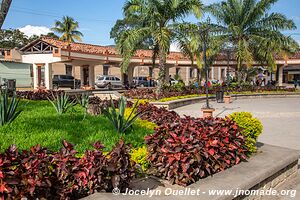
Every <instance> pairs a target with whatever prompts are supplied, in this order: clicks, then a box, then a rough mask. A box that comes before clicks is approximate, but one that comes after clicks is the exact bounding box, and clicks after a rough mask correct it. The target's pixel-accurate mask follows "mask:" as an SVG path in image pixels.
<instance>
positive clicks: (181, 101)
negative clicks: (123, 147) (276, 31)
mask: <svg viewBox="0 0 300 200" xmlns="http://www.w3.org/2000/svg"><path fill="white" fill-rule="evenodd" d="M231 97H232V98H233V99H235V100H236V99H245V98H272V97H273V98H274V97H276V98H286V97H289V98H290V97H293V98H300V92H296V93H279V94H259V93H255V94H233V95H231ZM205 99H206V98H205V97H193V98H186V99H178V100H174V101H168V102H150V103H151V104H153V105H155V106H157V107H165V108H166V109H168V110H172V109H175V108H179V107H182V106H186V105H190V104H195V103H199V102H203V101H205ZM209 99H210V100H215V99H216V97H215V96H210V97H209Z"/></svg>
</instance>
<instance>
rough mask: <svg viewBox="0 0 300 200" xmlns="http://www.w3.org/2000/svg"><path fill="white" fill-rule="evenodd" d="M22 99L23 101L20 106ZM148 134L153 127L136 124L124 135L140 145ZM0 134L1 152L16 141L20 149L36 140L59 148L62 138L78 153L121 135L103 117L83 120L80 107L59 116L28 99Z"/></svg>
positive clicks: (107, 143) (113, 141) (45, 103)
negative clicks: (18, 114)
mask: <svg viewBox="0 0 300 200" xmlns="http://www.w3.org/2000/svg"><path fill="white" fill-rule="evenodd" d="M25 102H26V101H22V102H21V103H22V105H23V104H25ZM139 124H140V123H139ZM151 133H153V130H151V129H147V128H145V127H141V126H140V125H137V124H135V125H134V126H133V129H132V130H130V131H129V132H128V133H127V134H126V135H125V141H126V142H130V143H131V144H132V145H133V146H134V147H139V146H142V145H143V144H144V136H145V135H148V134H151ZM0 135H1V139H0V151H1V152H3V151H4V150H5V149H7V147H9V146H10V145H11V144H16V145H17V147H18V148H19V149H29V148H30V147H32V146H34V145H36V144H38V143H39V144H41V146H43V147H48V148H49V149H51V150H59V149H60V148H61V147H62V145H61V140H62V139H66V140H68V141H69V142H71V143H73V144H75V148H76V150H78V151H79V152H84V150H86V149H88V148H91V146H90V144H92V143H93V142H95V141H97V140H100V141H101V142H102V143H103V144H104V145H105V146H106V150H109V149H111V148H112V146H113V145H114V144H116V143H117V142H118V141H119V139H120V138H121V135H120V134H118V133H117V132H116V131H115V130H114V127H113V126H112V125H111V124H110V122H109V121H108V120H107V119H106V118H105V117H103V116H98V117H94V116H87V117H86V119H85V120H83V109H82V108H81V107H80V106H76V107H75V108H74V109H73V110H70V111H69V112H68V113H66V114H64V115H60V116H59V115H58V114H57V113H56V112H55V110H54V108H53V107H52V105H51V104H50V103H49V102H48V101H30V102H29V103H28V104H27V106H26V107H25V110H24V111H23V112H22V113H21V115H20V116H19V117H18V118H17V119H16V120H15V121H14V122H13V123H11V124H9V125H6V126H4V127H0Z"/></svg>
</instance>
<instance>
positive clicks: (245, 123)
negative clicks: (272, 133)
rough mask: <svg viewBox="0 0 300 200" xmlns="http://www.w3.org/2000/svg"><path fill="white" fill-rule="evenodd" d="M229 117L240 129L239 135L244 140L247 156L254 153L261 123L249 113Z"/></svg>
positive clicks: (261, 126) (261, 127) (238, 113)
mask: <svg viewBox="0 0 300 200" xmlns="http://www.w3.org/2000/svg"><path fill="white" fill-rule="evenodd" d="M229 117H230V119H232V120H233V121H235V122H236V123H237V125H238V126H239V128H241V133H242V134H243V135H244V137H245V138H246V146H247V148H248V151H249V154H252V153H255V152H256V151H257V148H256V142H257V139H258V136H259V135H260V134H261V133H262V131H263V125H262V123H261V122H260V121H259V120H258V119H257V118H254V117H253V116H252V114H251V113H249V112H235V113H232V114H231V115H230V116H229Z"/></svg>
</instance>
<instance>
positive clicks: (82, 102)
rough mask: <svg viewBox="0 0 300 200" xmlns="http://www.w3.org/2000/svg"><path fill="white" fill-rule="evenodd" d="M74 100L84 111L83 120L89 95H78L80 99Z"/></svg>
mask: <svg viewBox="0 0 300 200" xmlns="http://www.w3.org/2000/svg"><path fill="white" fill-rule="evenodd" d="M76 100H77V103H78V104H80V106H81V107H82V108H83V109H84V117H83V120H84V119H85V117H86V114H87V109H88V105H89V95H88V94H86V93H83V94H82V95H80V97H77V96H76Z"/></svg>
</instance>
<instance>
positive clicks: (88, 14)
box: [3, 0, 300, 45]
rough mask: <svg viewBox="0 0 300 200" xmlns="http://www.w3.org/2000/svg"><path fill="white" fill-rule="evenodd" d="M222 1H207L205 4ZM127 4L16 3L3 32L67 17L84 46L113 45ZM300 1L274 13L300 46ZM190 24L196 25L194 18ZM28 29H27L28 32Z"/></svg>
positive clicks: (38, 28) (85, 0)
mask: <svg viewBox="0 0 300 200" xmlns="http://www.w3.org/2000/svg"><path fill="white" fill-rule="evenodd" d="M217 1H219V0H204V1H203V2H204V3H205V4H209V3H212V2H217ZM124 2H125V0H13V3H12V6H11V9H10V12H9V14H8V16H7V18H6V21H5V23H4V26H3V28H5V29H6V28H22V29H21V30H23V31H24V32H25V33H26V34H29V35H30V34H32V33H36V34H39V33H43V32H47V31H49V28H51V27H52V26H53V24H54V20H56V19H60V18H61V17H62V16H64V15H69V16H72V17H74V18H75V19H76V20H77V21H78V22H79V24H80V31H81V32H82V33H83V34H84V38H83V42H85V43H93V44H101V45H110V44H113V43H114V42H113V40H112V39H110V37H109V32H110V29H111V27H112V26H113V25H114V23H115V21H116V20H117V19H120V18H122V6H123V4H124ZM299 8H300V1H299V0H279V1H278V3H276V4H275V6H274V7H273V9H272V11H275V12H281V13H283V14H285V15H286V16H287V17H289V18H291V19H293V20H294V21H295V23H296V24H297V26H298V30H295V31H292V32H289V33H286V34H291V33H299V35H296V36H293V37H295V39H296V40H297V41H299V42H300V13H299ZM187 20H188V21H192V22H195V19H194V18H192V17H190V18H188V19H187ZM24 27H25V28H24Z"/></svg>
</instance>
